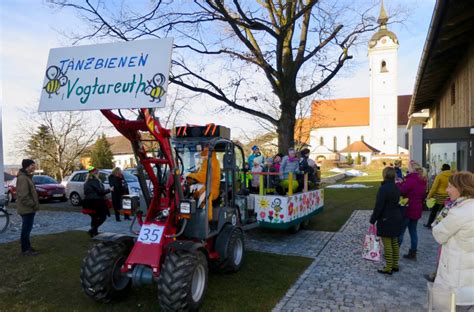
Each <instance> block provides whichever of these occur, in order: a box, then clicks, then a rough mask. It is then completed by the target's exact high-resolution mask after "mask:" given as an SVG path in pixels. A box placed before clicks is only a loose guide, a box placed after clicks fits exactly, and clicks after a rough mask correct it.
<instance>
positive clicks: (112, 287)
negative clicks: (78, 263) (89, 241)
mask: <svg viewBox="0 0 474 312" xmlns="http://www.w3.org/2000/svg"><path fill="white" fill-rule="evenodd" d="M130 250H131V248H130V246H129V245H128V244H126V243H120V242H111V241H106V242H101V243H99V244H97V245H95V246H94V247H93V248H92V249H91V250H90V251H89V254H88V255H87V257H86V258H84V260H83V263H82V268H81V286H82V289H83V290H84V292H85V293H86V295H88V296H89V297H91V298H92V299H94V300H96V301H101V302H110V301H111V300H112V299H114V298H116V297H119V296H122V295H124V294H126V293H127V292H128V290H129V289H130V287H131V279H130V278H129V277H128V276H127V275H126V274H124V273H122V272H121V271H120V269H121V267H122V265H123V264H124V263H125V260H127V257H128V255H129V253H130Z"/></svg>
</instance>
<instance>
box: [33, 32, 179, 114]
mask: <svg viewBox="0 0 474 312" xmlns="http://www.w3.org/2000/svg"><path fill="white" fill-rule="evenodd" d="M172 44H173V40H172V39H171V38H166V39H152V40H140V41H131V42H119V43H106V44H97V45H86V46H78V47H69V48H57V49H51V50H50V52H49V58H48V66H47V67H46V72H45V78H44V82H43V89H42V91H41V99H40V104H39V109H38V110H39V111H40V112H48V111H73V110H96V109H118V108H142V107H164V106H165V99H166V91H167V87H168V77H169V70H170V64H171V49H172Z"/></svg>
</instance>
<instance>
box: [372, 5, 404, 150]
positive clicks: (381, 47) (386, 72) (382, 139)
mask: <svg viewBox="0 0 474 312" xmlns="http://www.w3.org/2000/svg"><path fill="white" fill-rule="evenodd" d="M388 19H389V17H388V15H387V13H386V12H385V9H384V6H383V0H382V3H381V6H380V15H379V18H378V20H377V23H379V25H380V27H379V30H378V31H377V32H376V33H375V34H374V35H373V36H372V38H371V39H370V41H369V84H370V138H369V140H367V141H369V144H370V145H372V146H373V147H375V148H376V149H378V150H380V151H381V152H382V153H385V154H398V140H397V126H398V103H397V95H398V83H397V78H398V77H397V72H398V70H397V53H398V39H397V36H396V35H395V34H394V33H393V32H391V31H389V30H388V29H387V22H388Z"/></svg>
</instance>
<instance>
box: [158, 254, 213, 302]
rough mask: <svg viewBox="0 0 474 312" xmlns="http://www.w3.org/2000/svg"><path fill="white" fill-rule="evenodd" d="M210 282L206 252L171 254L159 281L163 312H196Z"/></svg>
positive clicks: (167, 258)
mask: <svg viewBox="0 0 474 312" xmlns="http://www.w3.org/2000/svg"><path fill="white" fill-rule="evenodd" d="M207 283H208V265H207V258H206V256H205V255H204V253H203V252H201V251H195V252H192V251H187V250H177V251H175V252H171V253H170V254H168V256H167V257H166V259H165V262H164V264H163V267H162V268H161V272H160V277H159V278H158V300H159V302H160V307H161V308H162V309H163V310H164V311H196V310H197V309H198V308H199V307H200V306H201V304H202V302H203V300H204V294H205V293H206V289H207Z"/></svg>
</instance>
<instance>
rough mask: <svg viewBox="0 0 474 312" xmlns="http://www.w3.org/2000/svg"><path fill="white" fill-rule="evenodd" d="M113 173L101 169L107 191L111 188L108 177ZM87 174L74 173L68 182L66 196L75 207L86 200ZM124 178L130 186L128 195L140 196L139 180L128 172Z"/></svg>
mask: <svg viewBox="0 0 474 312" xmlns="http://www.w3.org/2000/svg"><path fill="white" fill-rule="evenodd" d="M111 173H112V170H110V169H99V179H100V180H101V181H102V183H103V184H104V187H105V189H109V188H110V186H109V179H108V177H109V175H110V174H111ZM87 174H88V171H87V170H79V171H74V172H73V173H72V174H71V175H70V177H69V180H67V182H66V196H67V198H69V200H70V201H71V204H72V205H73V206H79V205H80V204H81V203H82V200H83V199H84V183H85V181H86V177H87ZM123 177H124V178H125V181H126V182H127V185H128V193H129V194H130V195H134V196H140V193H141V189H140V184H139V183H138V178H137V177H136V176H134V175H132V174H130V173H127V172H124V173H123ZM107 196H110V194H109V195H107Z"/></svg>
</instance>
